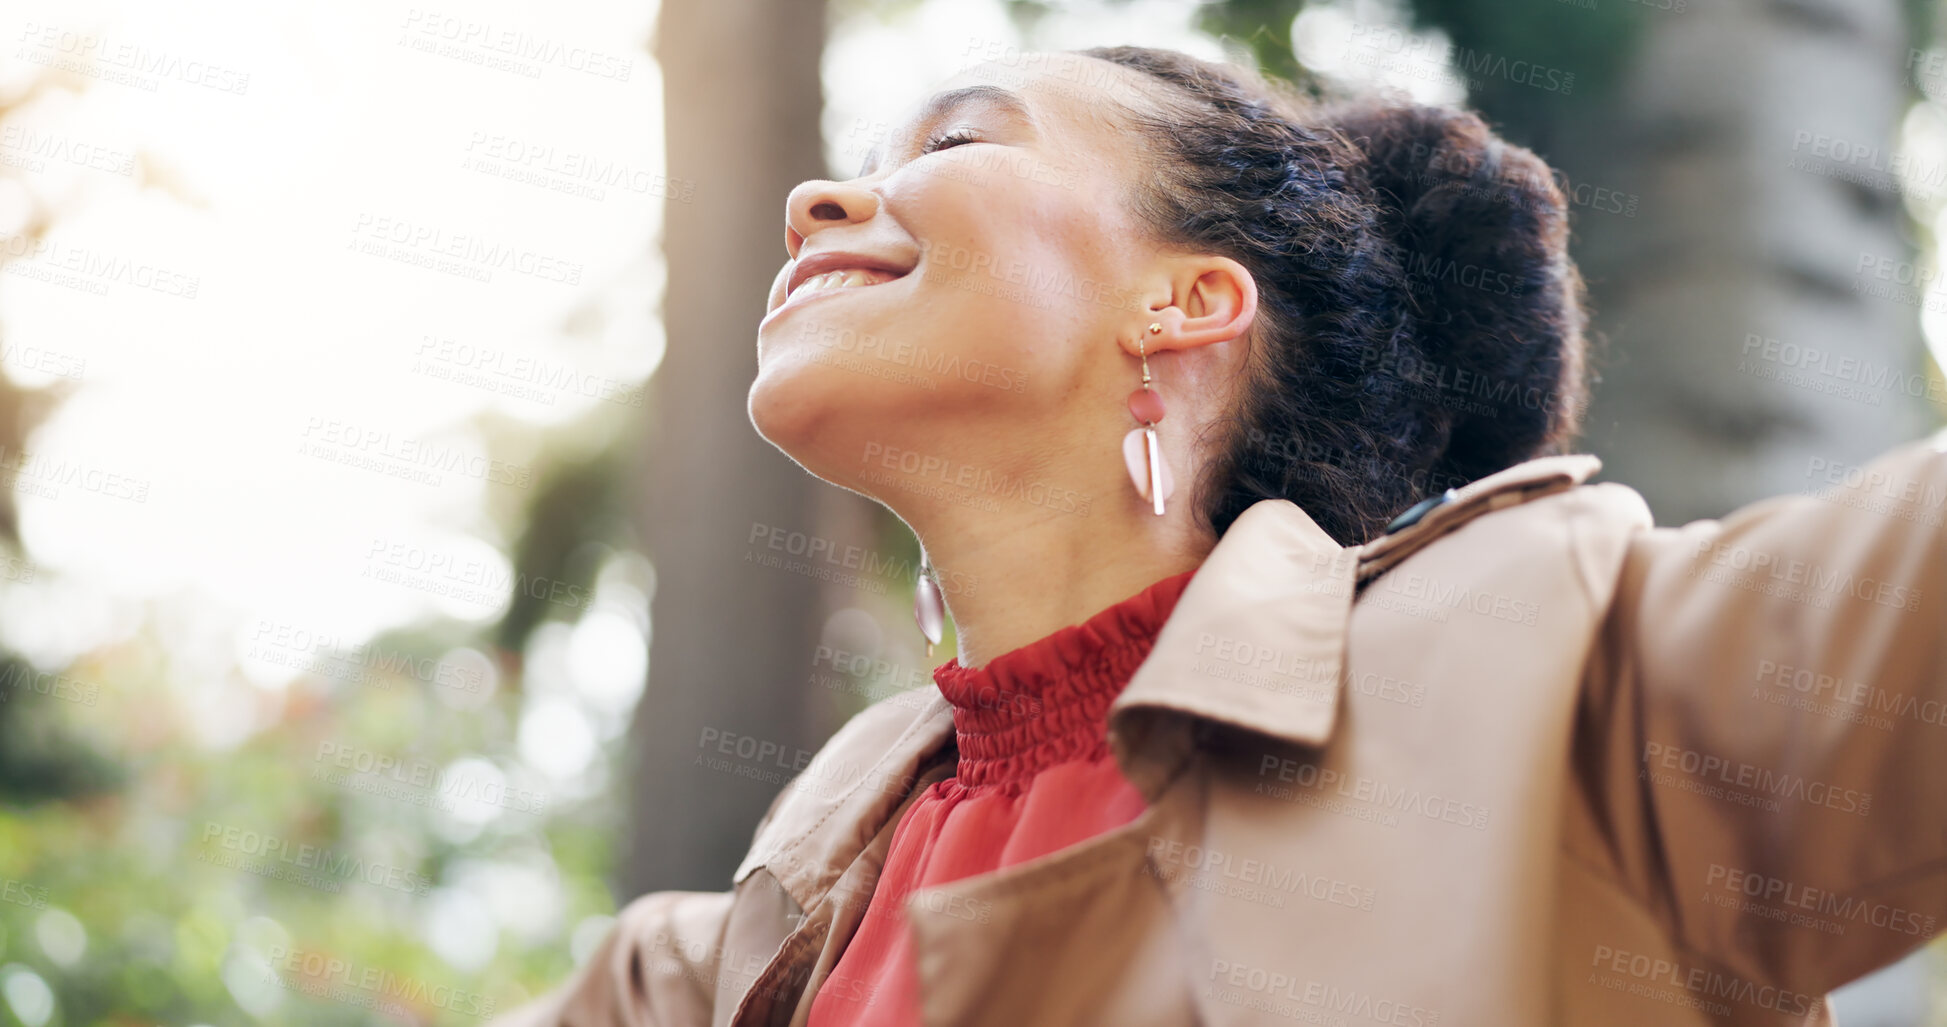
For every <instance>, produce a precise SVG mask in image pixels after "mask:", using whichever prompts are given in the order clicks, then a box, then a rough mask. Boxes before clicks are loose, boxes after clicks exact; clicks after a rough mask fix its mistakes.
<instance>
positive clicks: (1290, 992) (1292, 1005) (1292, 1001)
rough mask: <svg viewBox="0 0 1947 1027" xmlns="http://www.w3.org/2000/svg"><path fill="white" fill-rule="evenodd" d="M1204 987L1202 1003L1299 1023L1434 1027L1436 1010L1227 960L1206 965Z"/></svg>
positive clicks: (1438, 1017)
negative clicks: (1352, 1021) (1351, 1019)
mask: <svg viewBox="0 0 1947 1027" xmlns="http://www.w3.org/2000/svg"><path fill="white" fill-rule="evenodd" d="M1204 984H1205V987H1204V995H1205V997H1207V998H1213V999H1216V1000H1218V1001H1220V1002H1225V1003H1228V1004H1230V1005H1234V1006H1241V1007H1244V1008H1247V1009H1255V1010H1259V1011H1261V1012H1267V1013H1276V1014H1277V1015H1279V1016H1283V1017H1287V1018H1290V1019H1294V1020H1299V1021H1302V1022H1305V1023H1320V1024H1331V1025H1334V1027H1337V1025H1343V1024H1345V1023H1346V1022H1347V1021H1346V1020H1345V1017H1347V1016H1352V1017H1357V1018H1358V1020H1359V1022H1360V1023H1384V1024H1391V1025H1393V1027H1438V1024H1439V1023H1440V1011H1439V1010H1437V1009H1429V1008H1427V1007H1425V1006H1417V1005H1413V1004H1412V1003H1410V1002H1404V1001H1401V1000H1398V999H1393V998H1385V997H1382V996H1378V995H1373V994H1371V993H1368V992H1363V991H1359V990H1357V989H1354V988H1341V987H1339V986H1338V985H1335V984H1328V983H1326V982H1324V981H1318V980H1311V979H1308V978H1306V977H1305V976H1304V975H1303V974H1296V973H1289V972H1286V971H1283V970H1273V969H1269V968H1266V967H1261V966H1254V965H1252V964H1249V963H1239V962H1235V961H1233V960H1229V959H1217V960H1212V961H1211V963H1210V974H1209V976H1208V978H1207V979H1206V980H1205V982H1204ZM1327 1017H1330V1018H1329V1019H1327Z"/></svg>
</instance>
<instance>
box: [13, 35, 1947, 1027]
mask: <svg viewBox="0 0 1947 1027" xmlns="http://www.w3.org/2000/svg"><path fill="white" fill-rule="evenodd" d="M427 3H428V5H425V6H422V5H416V4H414V3H410V2H396V0H348V2H341V3H331V4H325V3H295V4H275V3H273V4H266V3H245V2H241V0H238V2H219V0H176V2H170V3H165V4H157V3H145V2H136V0H129V2H126V3H115V2H98V0H4V2H0V374H3V375H4V376H3V377H0V537H4V545H3V546H0V1025H13V1024H19V1025H23V1027H49V1025H55V1027H67V1025H118V1027H119V1025H134V1024H166V1025H173V1027H189V1025H197V1024H201V1025H210V1027H229V1025H245V1024H274V1025H284V1024H321V1025H322V1024H364V1023H397V1024H465V1023H478V1022H481V1021H482V1020H483V1019H485V1018H487V1017H489V1016H491V1015H492V1014H493V1013H496V1012H499V1011H503V1010H505V1009H508V1008H510V1007H512V1006H513V1005H515V1004H517V1003H518V1002H520V1001H522V1000H523V999H525V998H527V997H528V996H530V995H532V994H535V993H536V992H538V991H540V990H543V989H545V988H547V987H549V986H551V985H552V984H554V983H556V982H558V981H560V980H561V979H562V978H563V977H565V975H566V974H567V973H568V972H569V971H570V970H571V968H572V967H573V966H574V965H575V964H576V962H577V961H578V960H580V959H581V958H583V957H584V956H585V955H586V953H587V952H588V951H589V949H590V948H591V947H592V945H593V944H594V943H595V941H596V940H598V939H599V938H600V937H601V935H602V934H603V932H605V931H606V930H607V929H608V928H609V926H610V925H611V924H612V922H613V915H614V913H615V911H616V910H617V909H618V908H619V907H620V906H621V905H622V904H624V903H626V901H627V900H628V899H629V898H630V897H631V896H634V895H636V894H640V893H641V892H643V891H647V890H651V889H660V888H710V889H721V888H724V887H726V886H727V885H728V883H729V875H730V871H731V869H732V868H733V867H734V866H735V864H736V862H737V861H738V859H739V857H740V856H741V854H742V852H743V850H744V848H745V846H746V845H747V843H748V840H749V833H750V830H751V827H752V826H753V825H754V824H755V822H756V820H757V818H758V816H759V815H761V813H762V812H763V810H764V808H765V807H766V806H767V804H768V803H769V801H770V799H771V797H772V796H773V795H775V794H776V792H777V791H778V789H779V787H780V786H781V785H782V784H783V782H784V781H785V780H786V779H787V778H788V777H789V776H790V775H791V774H792V773H794V772H795V771H796V770H797V769H799V768H800V767H801V766H802V765H803V760H804V759H805V757H806V756H808V754H809V753H810V752H811V751H812V750H815V749H816V747H817V746H818V745H819V743H820V742H821V741H822V740H823V739H824V738H825V737H827V736H828V735H829V734H830V733H831V731H832V730H833V729H834V728H835V727H836V726H837V725H838V724H840V723H842V722H843V720H844V719H845V718H846V717H847V716H849V715H850V714H852V713H853V712H856V711H857V710H858V709H860V708H862V707H863V706H864V705H865V704H866V703H868V702H870V701H872V700H874V699H876V698H880V697H883V696H886V695H890V694H892V693H894V692H897V691H900V690H904V689H911V688H925V687H930V686H931V683H930V678H929V671H930V668H931V666H932V665H933V664H934V663H937V662H939V661H937V660H935V661H928V660H927V659H926V658H925V656H924V653H923V652H922V650H921V648H920V646H919V645H918V644H916V643H918V642H919V641H920V639H919V635H918V633H917V631H916V630H914V629H913V627H912V623H911V615H910V610H911V606H910V602H911V599H910V597H911V594H912V592H911V590H912V585H913V580H914V570H915V564H916V560H917V550H916V548H915V547H914V544H913V542H912V539H911V538H910V536H909V535H907V534H906V533H905V532H904V531H903V529H902V528H901V526H900V524H899V522H898V521H897V520H896V519H894V518H892V517H891V516H890V515H889V514H886V513H885V512H884V511H882V510H879V509H877V508H875V507H871V506H868V505H867V504H865V503H864V502H863V501H861V500H859V499H858V498H857V497H855V496H852V495H850V494H848V493H841V492H839V491H838V490H835V489H832V488H829V487H827V486H823V485H821V484H819V483H817V482H816V481H814V480H813V479H811V478H810V477H809V476H807V475H806V474H804V473H803V472H802V471H801V470H799V469H798V468H796V467H795V466H794V465H792V464H790V463H789V462H788V461H786V460H785V459H784V458H783V457H782V456H781V455H779V454H778V453H776V452H775V451H774V450H772V449H771V448H770V447H769V446H768V445H766V444H765V443H763V442H762V441H761V440H760V439H758V438H757V436H756V434H755V432H754V431H753V430H752V429H751V427H750V425H749V422H748V420H747V418H746V415H745V408H744V394H745V390H746V388H747V385H748V383H749V380H750V378H751V376H752V374H753V373H754V367H755V359H754V335H755V326H756V322H757V320H758V317H759V315H760V313H761V310H762V307H763V303H764V297H765V292H766V289H767V287H768V285H769V283H770V280H771V277H772V275H773V274H774V273H775V272H776V270H777V268H778V266H779V264H780V262H781V261H782V260H783V258H784V253H783V249H782V246H781V242H782V234H783V233H782V231H781V228H782V224H781V221H782V217H781V215H782V208H783V199H784V194H785V192H786V190H788V189H789V188H790V187H791V186H792V185H794V184H795V183H797V182H798V181H800V180H802V179H805V178H812V177H841V178H842V177H849V176H850V175H851V174H853V173H854V171H855V170H856V168H857V167H858V163H859V160H860V158H861V157H862V156H863V155H864V153H865V151H866V150H867V149H868V148H869V147H870V146H871V145H872V144H873V143H874V142H876V141H877V139H878V138H879V136H881V135H882V134H883V133H884V132H885V131H886V130H887V127H888V125H889V123H890V122H892V121H894V120H895V119H897V118H898V117H899V116H901V115H902V114H903V112H904V111H905V109H906V107H907V105H909V104H911V103H912V102H914V101H916V100H918V99H919V98H920V97H922V96H923V95H924V94H925V93H926V92H928V91H930V90H931V88H932V87H933V85H934V84H935V83H937V82H938V81H939V80H941V79H943V78H945V77H946V76H948V75H950V74H951V73H953V72H954V71H956V70H958V69H959V68H961V67H963V66H965V65H968V64H971V63H975V62H978V61H982V60H998V61H1001V62H1004V63H1007V62H1018V61H1020V60H1021V55H1022V53H1023V52H1025V51H1028V50H1033V49H1061V48H1070V47H1081V46H1089V45H1098V44H1107V43H1125V42H1126V43H1139V44H1148V45H1159V46H1168V47H1175V48H1178V49H1182V50H1186V51H1189V52H1191V53H1195V54H1198V55H1200V56H1205V57H1212V58H1223V59H1229V60H1234V61H1239V62H1246V63H1251V64H1256V65H1259V66H1261V67H1263V68H1265V69H1267V70H1269V71H1271V72H1274V73H1276V74H1279V75H1283V76H1287V77H1290V78H1293V79H1294V80H1296V81H1298V82H1300V83H1301V84H1303V85H1304V86H1305V87H1306V88H1308V89H1312V90H1315V91H1317V92H1319V93H1320V94H1327V93H1331V92H1334V91H1341V90H1346V89H1360V88H1377V87H1383V88H1393V89H1398V90H1402V91H1405V92H1408V93H1410V94H1411V95H1414V96H1416V97H1419V98H1421V99H1424V100H1427V101H1433V102H1464V103H1468V104H1471V105H1474V106H1475V107H1477V108H1478V109H1480V110H1481V111H1482V112H1484V113H1485V114H1486V116H1487V117H1488V118H1489V119H1490V120H1491V121H1492V122H1493V123H1494V124H1495V125H1496V126H1498V127H1499V128H1500V129H1501V131H1502V132H1503V133H1504V134H1505V135H1506V136H1507V137H1509V138H1511V139H1513V140H1515V141H1517V142H1521V143H1523V144H1525V145H1528V146H1530V147H1532V148H1534V149H1535V150H1536V151H1538V152H1539V153H1540V154H1541V155H1542V156H1544V157H1545V158H1546V159H1547V160H1549V161H1550V162H1551V163H1552V164H1553V165H1555V166H1556V167H1557V168H1558V169H1559V170H1560V172H1561V184H1562V185H1563V187H1564V189H1565V190H1566V191H1567V193H1568V195H1569V197H1570V199H1571V201H1572V203H1573V209H1574V214H1573V217H1574V226H1575V233H1576V242H1575V252H1576V254H1577V257H1578V259H1579V260H1580V262H1581V265H1582V268H1583V270H1584V273H1585V275H1586V276H1587V277H1588V279H1589V281H1590V283H1591V289H1592V295H1593V298H1594V303H1595V311H1596V317H1595V324H1596V327H1597V329H1598V331H1599V334H1600V336H1601V349H1600V360H1599V371H1600V374H1601V383H1600V386H1599V390H1598V394H1597V400H1596V403H1595V406H1594V408H1593V412H1592V415H1591V418H1590V421H1589V429H1588V433H1587V436H1586V448H1587V449H1589V450H1590V451H1593V452H1595V453H1597V454H1599V455H1601V456H1602V457H1603V458H1604V459H1605V461H1606V468H1605V472H1604V476H1605V477H1608V478H1612V479H1617V480H1622V481H1626V482H1629V483H1630V484H1632V485H1635V486H1636V487H1637V488H1639V489H1641V490H1642V491H1643V492H1644V493H1645V494H1646V495H1647V496H1648V497H1649V499H1650V501H1651V505H1652V506H1653V508H1654V509H1655V510H1656V511H1657V512H1658V515H1659V518H1660V519H1661V520H1662V521H1663V522H1665V523H1678V522H1682V521H1685V520H1689V519H1691V518H1695V517H1707V516H1714V515H1718V514H1721V513H1724V512H1726V511H1728V510H1730V509H1732V508H1733V507H1735V506H1737V505H1740V504H1742V503H1744V502H1747V501H1750V500H1753V499H1756V498H1760V497H1762V496H1766V495H1771V494H1776V493H1784V492H1802V491H1813V490H1816V489H1818V488H1821V487H1824V486H1826V485H1828V484H1830V483H1831V482H1832V481H1834V480H1837V479H1836V478H1835V476H1837V478H1843V476H1844V475H1845V473H1846V471H1847V469H1849V468H1851V467H1854V466H1856V465H1858V464H1860V463H1862V462H1863V461H1864V460H1865V459H1867V458H1868V457H1870V456H1871V455H1873V454H1875V453H1877V452H1879V451H1880V450H1882V449H1885V448H1887V447H1889V446H1891V445H1893V444H1896V443H1898V442H1901V441H1904V440H1906V439H1909V438H1913V437H1916V436H1918V435H1920V434H1921V433H1923V432H1925V431H1927V430H1928V429H1930V428H1931V427H1933V426H1935V425H1936V424H1938V423H1939V421H1940V420H1941V418H1942V415H1943V411H1944V410H1947V407H1944V406H1943V402H1942V401H1943V397H1947V386H1943V383H1942V379H1941V375H1940V372H1939V369H1938V354H1939V353H1940V352H1941V351H1942V350H1943V348H1944V347H1947V319H1944V315H1947V290H1943V288H1942V287H1941V285H1940V282H1939V279H1938V274H1937V271H1938V269H1939V267H1940V266H1941V261H1940V259H1939V241H1938V240H1939V239H1940V233H1938V232H1937V231H1936V225H1937V223H1938V222H1939V219H1940V217H1941V214H1942V210H1943V196H1944V194H1947V49H1943V48H1942V46H1941V45H1940V44H1939V42H1938V38H1939V37H1938V35H1937V32H1936V28H1935V22H1936V18H1937V11H1938V5H1937V4H1936V3H1934V2H1932V0H1906V2H1902V0H1411V2H1401V3H1388V2H1384V0H1332V2H1325V0H1318V2H1312V3H1301V2H1298V0H1217V2H1208V3H1192V2H1181V0H1126V2H1111V0H1073V2H1067V0H828V2H821V0H668V2H666V3H665V4H664V5H662V6H661V7H658V5H657V4H656V3H655V2H654V0H562V2H555V3H548V4H540V3H520V2H510V0H469V2H467V3H464V4H452V5H437V4H435V3H433V0H427ZM947 645H948V648H947V649H946V650H945V652H946V653H949V654H950V653H951V652H952V649H951V645H952V642H951V638H950V637H949V639H948V643H947ZM1942 951H1943V950H1942V949H1940V948H1939V947H1935V948H1931V949H1928V950H1923V951H1921V952H1920V953H1918V954H1916V956H1915V957H1913V958H1912V959H1910V960H1908V961H1906V962H1905V963H1902V964H1899V965H1897V966H1895V967H1894V968H1892V969H1890V970H1888V971H1885V972H1882V973H1881V974H1879V975H1876V976H1875V977H1874V978H1871V979H1868V981H1866V982H1863V983H1861V984H1859V985H1856V986H1854V987H1851V988H1849V989H1847V991H1846V992H1845V993H1844V994H1843V995H1842V997H1841V1001H1842V1003H1843V1007H1842V1008H1843V1009H1844V1010H1845V1011H1846V1012H1847V1013H1848V1014H1849V1015H1851V1016H1852V1019H1849V1020H1848V1021H1847V1023H1848V1027H1859V1025H1873V1024H1919V1023H1932V1024H1947V984H1943V982H1947V972H1944V971H1943V969H1942V963H1941V959H1940V955H1941V952H1942Z"/></svg>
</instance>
